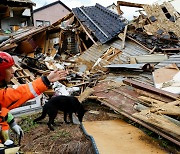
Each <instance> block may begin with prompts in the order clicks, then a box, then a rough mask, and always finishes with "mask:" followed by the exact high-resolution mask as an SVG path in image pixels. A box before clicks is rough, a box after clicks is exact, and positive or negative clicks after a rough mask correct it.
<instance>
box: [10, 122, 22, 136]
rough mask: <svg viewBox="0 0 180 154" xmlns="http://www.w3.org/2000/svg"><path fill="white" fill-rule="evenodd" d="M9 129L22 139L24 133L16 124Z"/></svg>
mask: <svg viewBox="0 0 180 154" xmlns="http://www.w3.org/2000/svg"><path fill="white" fill-rule="evenodd" d="M11 129H12V130H13V131H14V132H15V133H17V134H18V135H19V136H20V135H21V136H22V137H23V136H24V132H23V130H22V129H21V127H20V126H19V125H18V124H15V125H14V126H12V127H11Z"/></svg>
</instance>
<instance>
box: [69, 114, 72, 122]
mask: <svg viewBox="0 0 180 154" xmlns="http://www.w3.org/2000/svg"><path fill="white" fill-rule="evenodd" d="M69 120H70V123H73V118H72V112H70V113H69Z"/></svg>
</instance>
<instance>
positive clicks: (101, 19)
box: [72, 4, 125, 43]
mask: <svg viewBox="0 0 180 154" xmlns="http://www.w3.org/2000/svg"><path fill="white" fill-rule="evenodd" d="M72 11H73V13H74V14H75V16H76V17H77V18H78V19H79V20H80V21H81V22H82V24H83V25H85V26H86V27H87V28H88V29H90V30H91V31H92V32H93V33H94V35H95V36H96V38H97V39H98V40H99V41H100V42H101V43H106V42H107V41H109V40H111V39H112V38H113V37H115V36H117V35H118V34H119V33H120V32H121V31H122V30H123V28H124V27H125V23H124V22H125V21H124V22H123V21H122V20H121V19H120V16H119V15H117V14H115V13H114V12H112V11H110V10H109V9H107V8H105V7H103V6H101V5H99V4H96V5H95V6H90V7H79V8H73V9H72Z"/></svg>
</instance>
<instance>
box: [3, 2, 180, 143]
mask: <svg viewBox="0 0 180 154" xmlns="http://www.w3.org/2000/svg"><path fill="white" fill-rule="evenodd" d="M117 4H118V5H117V7H119V6H130V7H138V8H141V9H143V11H144V12H145V13H143V11H140V15H139V16H138V17H136V18H135V19H134V20H133V21H131V22H130V23H129V22H128V21H127V20H126V19H125V18H123V17H122V16H121V15H118V14H115V13H113V12H112V11H110V10H108V9H107V8H105V7H103V6H101V5H100V4H96V5H95V6H91V7H84V6H83V7H78V8H73V9H72V12H71V13H70V14H68V15H67V16H65V17H63V18H61V19H59V20H58V21H57V22H55V23H53V24H52V25H51V26H46V27H37V28H34V27H33V28H30V27H28V28H26V29H22V30H21V31H19V32H18V31H17V32H16V33H15V34H11V37H10V38H8V39H6V40H5V41H2V42H1V44H0V50H4V51H6V52H9V53H10V54H12V55H14V56H15V59H16V65H15V67H16V68H15V69H16V76H15V78H14V79H13V81H12V82H13V83H12V84H13V85H19V84H22V83H28V82H31V81H32V80H33V78H35V77H36V76H38V75H42V74H45V73H48V72H49V71H50V70H54V69H57V68H59V69H67V70H69V72H70V74H69V76H68V78H67V80H66V81H64V82H62V83H61V85H60V86H59V87H60V88H59V90H60V93H61V94H67V95H68V94H70V93H69V92H67V89H68V88H76V90H75V92H76V93H75V94H76V95H77V96H78V98H79V100H80V101H81V102H82V101H83V100H85V99H86V98H95V99H97V100H99V101H100V102H102V103H103V104H105V105H106V106H108V107H110V108H111V109H113V110H115V111H116V112H117V113H119V114H122V115H124V116H125V117H128V118H129V119H131V120H132V121H135V122H137V123H139V124H141V125H143V126H144V127H146V128H148V129H150V130H152V131H153V132H156V133H157V134H159V135H161V136H163V137H165V138H167V139H168V140H170V141H172V142H174V143H175V144H177V145H180V134H179V132H180V127H179V125H180V124H179V113H180V106H179V105H180V101H179V92H178V93H177V90H176V88H177V87H179V86H180V85H179V84H178V83H179V80H178V79H177V78H178V77H179V76H178V75H179V66H180V65H179V58H180V56H179V50H180V44H179V36H180V35H179V34H180V31H179V24H178V23H179V13H178V12H176V10H174V8H173V7H172V5H171V4H170V3H167V2H165V3H163V4H162V5H158V4H153V5H145V4H135V3H128V2H122V1H118V2H117ZM118 10H119V11H118V12H119V13H122V11H121V10H120V8H118ZM157 12H158V13H157ZM159 12H160V13H159ZM165 74H167V75H168V77H166V79H164V76H165ZM57 84H60V83H57ZM54 87H55V88H54V89H51V90H49V91H47V92H45V95H48V96H49V95H53V94H54V93H55V92H57V91H56V88H57V86H56V85H54ZM61 87H63V90H62V89H61ZM167 87H168V89H169V88H170V89H171V90H170V91H169V90H168V89H167ZM163 88H165V89H163ZM174 88H175V89H174ZM35 104H36V105H35ZM28 105H29V107H27V106H28ZM28 105H26V107H27V108H28V110H31V111H34V110H35V109H38V108H40V107H41V105H42V104H41V102H40V98H38V99H37V100H35V101H31V102H29V104H28ZM33 105H34V106H33ZM18 112H20V110H19V109H18V111H17V110H16V111H14V113H18ZM21 112H24V107H23V108H22V110H21Z"/></svg>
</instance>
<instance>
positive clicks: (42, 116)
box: [33, 105, 47, 122]
mask: <svg viewBox="0 0 180 154" xmlns="http://www.w3.org/2000/svg"><path fill="white" fill-rule="evenodd" d="M46 115H47V106H46V105H44V106H43V110H42V114H41V116H40V117H38V118H36V119H34V121H33V122H37V121H40V120H42V119H44V118H45V117H46Z"/></svg>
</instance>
